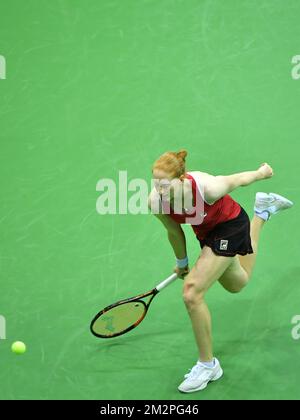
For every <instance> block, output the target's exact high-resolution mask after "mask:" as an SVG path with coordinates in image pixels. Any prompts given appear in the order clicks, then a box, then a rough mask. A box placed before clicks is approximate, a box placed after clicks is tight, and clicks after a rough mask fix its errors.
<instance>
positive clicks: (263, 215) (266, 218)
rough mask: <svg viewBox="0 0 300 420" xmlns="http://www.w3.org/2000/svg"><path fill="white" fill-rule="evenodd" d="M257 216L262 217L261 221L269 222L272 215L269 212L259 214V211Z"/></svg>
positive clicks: (256, 212)
mask: <svg viewBox="0 0 300 420" xmlns="http://www.w3.org/2000/svg"><path fill="white" fill-rule="evenodd" d="M255 214H256V216H258V217H260V218H261V219H263V220H265V221H267V220H269V218H270V213H269V212H268V211H266V210H265V211H263V212H262V213H258V211H255Z"/></svg>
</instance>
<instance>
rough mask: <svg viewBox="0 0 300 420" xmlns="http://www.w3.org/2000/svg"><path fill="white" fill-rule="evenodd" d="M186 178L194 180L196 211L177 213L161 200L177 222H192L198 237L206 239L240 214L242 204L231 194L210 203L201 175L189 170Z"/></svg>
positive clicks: (193, 189) (165, 210) (165, 209)
mask: <svg viewBox="0 0 300 420" xmlns="http://www.w3.org/2000/svg"><path fill="white" fill-rule="evenodd" d="M186 178H188V179H190V180H191V182H192V192H193V206H194V208H195V209H196V210H195V211H194V212H192V213H188V212H184V211H183V213H182V214H176V213H175V212H174V209H173V208H172V207H171V206H170V204H169V203H166V202H165V201H163V200H162V201H161V202H162V207H163V210H164V212H166V213H167V214H169V215H170V217H171V218H172V219H173V220H175V221H176V222H177V223H180V224H186V223H188V224H190V225H191V226H192V228H193V230H194V232H195V234H196V236H197V238H198V239H205V237H206V235H207V234H208V233H209V232H210V231H211V230H212V229H213V228H214V227H215V226H216V225H218V224H219V223H223V222H226V221H228V220H232V219H235V218H236V217H237V216H238V215H239V214H240V211H241V206H240V205H239V204H238V203H237V202H236V201H235V200H234V199H233V198H232V197H231V196H230V195H229V194H227V195H225V196H224V197H222V198H221V199H220V200H218V201H216V202H215V203H214V204H211V205H210V204H208V203H206V202H205V200H204V195H203V192H202V191H203V188H201V187H200V180H199V175H198V174H197V173H195V172H187V174H186ZM193 219H194V220H193Z"/></svg>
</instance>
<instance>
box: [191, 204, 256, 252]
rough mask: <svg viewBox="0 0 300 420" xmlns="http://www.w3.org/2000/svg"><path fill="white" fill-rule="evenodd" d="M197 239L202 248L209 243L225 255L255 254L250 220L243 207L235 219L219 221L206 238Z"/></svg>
mask: <svg viewBox="0 0 300 420" xmlns="http://www.w3.org/2000/svg"><path fill="white" fill-rule="evenodd" d="M197 239H198V241H199V242H200V246H201V248H203V247H204V246H205V245H207V246H208V247H210V248H211V249H212V251H213V252H214V253H215V254H217V255H223V256H224V257H234V256H235V255H236V254H240V255H246V254H253V249H252V244H251V236H250V220H249V217H248V214H247V213H246V211H245V210H244V209H243V207H241V212H240V214H239V215H238V216H237V217H236V218H235V219H232V220H228V221H227V222H224V223H219V224H218V225H216V226H215V227H214V228H213V229H212V230H211V231H210V232H209V233H208V234H207V236H206V238H205V239H199V238H197Z"/></svg>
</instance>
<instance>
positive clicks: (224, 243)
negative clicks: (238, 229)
mask: <svg viewBox="0 0 300 420" xmlns="http://www.w3.org/2000/svg"><path fill="white" fill-rule="evenodd" d="M227 249H228V241H227V240H225V239H221V243H220V250H221V251H227Z"/></svg>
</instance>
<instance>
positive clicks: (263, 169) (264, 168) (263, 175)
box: [257, 163, 274, 179]
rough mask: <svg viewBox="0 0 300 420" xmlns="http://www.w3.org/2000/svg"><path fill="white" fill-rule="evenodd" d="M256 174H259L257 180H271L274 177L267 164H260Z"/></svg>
mask: <svg viewBox="0 0 300 420" xmlns="http://www.w3.org/2000/svg"><path fill="white" fill-rule="evenodd" d="M257 172H258V173H259V179H267V178H272V176H273V175H274V171H273V169H272V167H271V166H270V165H269V164H268V163H262V164H261V166H260V168H259V169H258V170H257Z"/></svg>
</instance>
